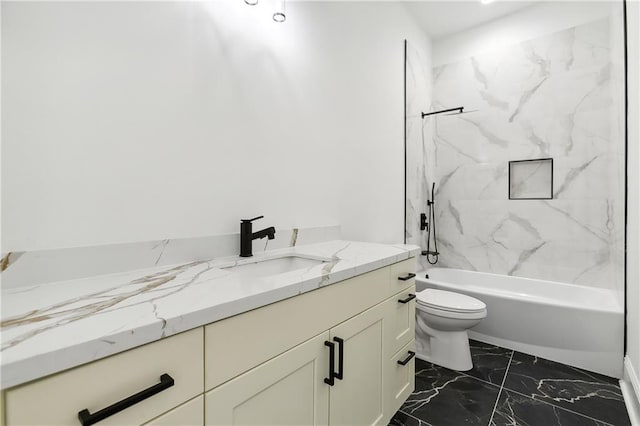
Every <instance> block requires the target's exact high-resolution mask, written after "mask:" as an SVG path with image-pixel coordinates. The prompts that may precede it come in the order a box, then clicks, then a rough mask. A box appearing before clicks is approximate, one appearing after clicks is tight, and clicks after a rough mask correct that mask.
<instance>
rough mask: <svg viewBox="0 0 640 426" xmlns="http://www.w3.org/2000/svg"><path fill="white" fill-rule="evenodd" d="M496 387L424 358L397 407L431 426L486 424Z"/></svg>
mask: <svg viewBox="0 0 640 426" xmlns="http://www.w3.org/2000/svg"><path fill="white" fill-rule="evenodd" d="M498 392H499V387H498V386H494V385H491V384H489V383H485V382H482V381H480V380H477V379H475V378H473V377H470V376H467V375H466V374H464V373H460V372H457V371H452V370H448V369H446V368H443V367H439V366H436V365H433V364H431V363H427V362H424V361H420V362H417V363H416V388H415V391H414V393H413V394H411V396H409V399H408V400H407V401H406V402H405V403H404V405H403V406H402V408H401V411H403V412H405V413H407V414H410V415H412V416H414V417H417V418H419V419H421V420H423V421H424V422H426V423H427V424H431V425H435V426H448V425H451V426H459V425H483V426H484V425H487V424H488V422H489V419H490V418H491V413H492V411H493V406H494V405H495V402H496V399H497V397H498Z"/></svg>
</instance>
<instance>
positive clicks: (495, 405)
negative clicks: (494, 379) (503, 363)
mask: <svg viewBox="0 0 640 426" xmlns="http://www.w3.org/2000/svg"><path fill="white" fill-rule="evenodd" d="M514 353H515V351H512V352H511V357H509V364H507V369H506V370H505V372H504V377H503V378H502V383H501V384H500V390H499V391H498V397H497V398H496V403H495V404H494V405H493V410H492V411H491V418H490V419H489V423H488V425H489V426H490V425H491V422H492V421H493V416H494V415H495V414H496V408H497V407H498V402H500V395H502V389H504V382H506V381H507V374H509V368H511V361H513V354H514Z"/></svg>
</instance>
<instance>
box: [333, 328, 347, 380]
mask: <svg viewBox="0 0 640 426" xmlns="http://www.w3.org/2000/svg"><path fill="white" fill-rule="evenodd" d="M333 340H334V342H338V357H339V359H338V372H337V373H335V374H334V377H335V378H336V379H338V380H342V378H343V377H344V340H342V339H341V338H339V337H334V338H333Z"/></svg>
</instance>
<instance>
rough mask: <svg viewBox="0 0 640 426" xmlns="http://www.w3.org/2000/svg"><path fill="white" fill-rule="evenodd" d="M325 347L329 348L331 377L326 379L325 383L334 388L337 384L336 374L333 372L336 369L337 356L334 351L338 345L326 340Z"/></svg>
mask: <svg viewBox="0 0 640 426" xmlns="http://www.w3.org/2000/svg"><path fill="white" fill-rule="evenodd" d="M324 345H325V346H327V347H328V348H329V377H325V378H324V382H325V383H326V384H328V385H329V386H333V385H334V384H335V381H334V380H333V378H334V374H335V373H334V372H333V371H334V370H335V368H336V354H335V351H334V349H335V347H336V344H335V343H333V342H329V341H327V340H325V341H324Z"/></svg>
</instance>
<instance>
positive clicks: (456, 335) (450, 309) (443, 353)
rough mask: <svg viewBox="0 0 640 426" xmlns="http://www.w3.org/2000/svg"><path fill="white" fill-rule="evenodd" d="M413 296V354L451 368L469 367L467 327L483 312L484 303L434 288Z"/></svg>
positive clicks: (469, 354) (464, 369) (469, 352)
mask: <svg viewBox="0 0 640 426" xmlns="http://www.w3.org/2000/svg"><path fill="white" fill-rule="evenodd" d="M416 296H417V297H416V357H418V358H420V359H422V360H424V361H429V362H431V363H434V364H437V365H440V366H442V367H446V368H449V369H451V370H458V371H467V370H471V369H472V368H473V362H472V361H471V350H470V349H469V336H468V335H467V330H468V329H469V328H471V327H473V326H474V325H476V324H478V323H479V322H480V321H482V320H483V319H484V318H485V317H486V316H487V306H486V305H485V304H484V303H483V302H482V301H480V300H478V299H475V298H473V297H470V296H466V295H464V294H459V293H453V292H451V291H444V290H437V289H434V288H427V289H425V290H422V291H419V292H417V293H416Z"/></svg>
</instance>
